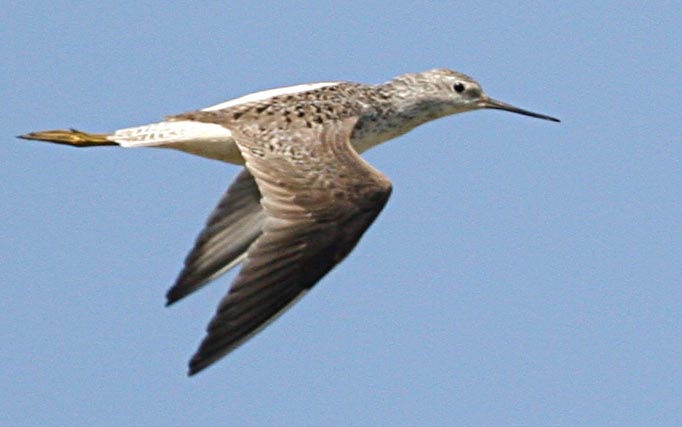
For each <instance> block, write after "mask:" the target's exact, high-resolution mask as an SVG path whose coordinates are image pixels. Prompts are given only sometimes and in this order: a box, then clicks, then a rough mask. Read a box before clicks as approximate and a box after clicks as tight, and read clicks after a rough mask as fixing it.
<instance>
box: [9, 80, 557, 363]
mask: <svg viewBox="0 0 682 427" xmlns="http://www.w3.org/2000/svg"><path fill="white" fill-rule="evenodd" d="M479 109H497V110H505V111H511V112H514V113H519V114H523V115H526V116H530V117H536V118H539V119H544V120H550V121H554V122H558V121H559V120H558V119H556V118H554V117H550V116H546V115H543V114H538V113H534V112H531V111H527V110H523V109H520V108H517V107H514V106H512V105H509V104H506V103H503V102H500V101H497V100H495V99H492V98H490V97H489V96H487V95H486V94H485V92H484V91H483V89H482V88H481V85H480V84H479V83H478V82H477V81H476V80H474V79H472V78H471V77H469V76H467V75H465V74H462V73H458V72H455V71H451V70H447V69H434V70H430V71H425V72H421V73H409V74H404V75H401V76H398V77H395V78H393V79H392V80H390V81H388V82H386V83H384V84H379V85H366V84H360V83H352V82H345V81H334V82H322V83H311V84H303V85H297V86H290V87H285V88H279V89H271V90H266V91H262V92H256V93H253V94H250V95H246V96H243V97H240V98H236V99H233V100H231V101H227V102H224V103H221V104H218V105H214V106H212V107H208V108H204V109H202V110H198V111H192V112H188V113H183V114H178V115H173V116H169V117H167V118H166V119H165V120H163V121H160V122H157V123H151V124H146V125H142V126H136V127H130V128H125V129H119V130H116V131H114V132H113V133H108V134H95V133H87V132H81V131H78V130H75V129H70V130H51V131H42V132H32V133H28V134H26V135H21V136H20V138H23V139H32V140H41V141H48V142H53V143H57V144H66V145H71V146H75V147H93V146H121V147H161V148H173V149H177V150H181V151H184V152H187V153H191V154H195V155H198V156H202V157H207V158H211V159H216V160H220V161H223V162H227V163H233V164H238V165H243V166H244V168H243V169H242V171H241V172H240V173H239V174H238V175H237V177H236V179H235V180H234V182H233V183H232V184H231V185H230V187H229V188H228V190H227V192H226V193H225V194H224V195H223V197H222V199H221V200H220V202H219V203H218V206H217V207H216V208H215V210H214V211H213V213H212V214H211V215H210V216H209V218H208V220H207V222H206V225H205V228H204V229H203V230H202V231H201V233H200V234H199V236H198V238H197V240H196V243H195V245H194V248H193V249H192V250H191V251H190V253H189V255H188V256H187V258H186V260H185V265H184V268H183V270H182V271H181V273H180V275H179V276H178V278H177V280H176V282H175V284H174V285H173V286H172V287H171V288H170V290H169V291H168V293H167V304H168V305H170V304H173V303H175V302H177V301H178V300H180V299H182V298H184V297H185V296H187V295H189V294H190V293H192V292H194V291H196V290H197V289H199V288H201V287H202V286H204V285H206V284H207V283H209V282H210V281H212V280H214V279H216V278H217V277H219V276H220V275H222V274H223V273H225V272H226V271H228V270H230V269H231V268H233V267H235V266H236V265H238V264H240V263H241V264H242V266H241V270H240V271H239V274H238V275H237V277H236V278H235V279H234V281H233V283H232V285H231V287H230V289H229V291H228V293H227V295H226V296H225V297H224V298H223V299H222V301H221V302H220V304H219V306H218V309H217V312H216V313H215V316H214V317H213V319H212V320H211V321H210V323H209V324H208V327H207V329H206V336H205V338H204V339H203V341H202V342H201V344H200V346H199V349H198V350H197V351H196V353H195V354H194V356H193V357H192V359H191V361H190V363H189V374H190V375H193V374H195V373H197V372H199V371H201V370H202V369H204V368H206V367H208V366H209V365H211V364H213V363H214V362H216V361H217V360H218V359H220V358H222V357H224V356H225V355H226V354H228V353H229V352H230V351H232V350H234V349H235V348H236V347H238V346H239V345H240V344H241V343H243V342H244V341H246V340H247V339H249V338H250V337H252V336H253V335H254V334H256V333H257V332H258V331H260V330H261V329H262V328H263V327H265V326H266V325H267V324H269V322H271V321H272V320H274V319H275V318H276V317H277V316H278V315H279V314H281V313H282V312H284V311H285V310H286V309H287V308H288V307H290V306H291V305H292V304H293V303H294V302H296V301H297V300H298V299H299V298H301V297H302V296H303V295H304V294H305V293H306V291H308V290H309V289H310V288H311V287H312V286H313V285H315V283H317V282H318V281H319V280H320V279H321V278H322V277H323V276H324V275H325V274H327V273H328V272H329V271H330V270H331V269H332V268H333V267H334V266H335V265H337V264H338V263H339V262H341V261H342V260H343V259H344V258H345V257H346V256H347V255H348V254H349V253H350V251H351V250H352V249H353V247H355V245H356V244H357V243H358V241H359V240H360V238H361V237H362V235H363V233H364V232H365V231H366V230H367V228H368V227H369V226H370V224H372V222H373V221H374V219H375V218H376V217H377V215H379V213H380V212H381V210H382V209H383V207H384V205H385V204H386V202H387V201H388V198H389V196H390V194H391V182H390V181H389V180H388V178H387V177H385V176H384V175H383V174H382V173H381V172H379V171H378V170H376V169H375V168H373V167H372V166H371V165H370V164H368V163H367V162H366V161H365V160H363V158H362V157H360V155H359V154H360V153H362V152H364V151H366V150H367V149H369V148H372V147H374V146H376V145H378V144H380V143H382V142H385V141H387V140H389V139H392V138H395V137H397V136H400V135H402V134H404V133H406V132H408V131H409V130H411V129H413V128H415V127H417V126H419V125H421V124H423V123H426V122H428V121H431V120H434V119H437V118H441V117H444V116H448V115H451V114H456V113H463V112H467V111H473V110H479Z"/></svg>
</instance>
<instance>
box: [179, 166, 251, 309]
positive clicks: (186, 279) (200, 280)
mask: <svg viewBox="0 0 682 427" xmlns="http://www.w3.org/2000/svg"><path fill="white" fill-rule="evenodd" d="M260 198H261V195H260V192H259V191H258V187H257V186H256V181H255V180H254V179H253V176H252V175H251V173H250V172H249V171H248V170H247V169H244V170H242V172H241V173H240V174H239V175H238V176H237V178H236V179H235V180H234V182H233V183H232V184H231V185H230V188H228V190H227V191H226V192H225V194H224V195H223V197H222V198H221V199H220V203H218V206H216V208H215V209H214V210H213V212H212V213H211V215H210V216H209V218H208V220H207V221H206V226H205V227H204V229H203V230H202V231H201V234H199V236H198V237H197V240H196V243H195V244H194V248H193V249H192V251H191V252H190V253H189V255H187V258H186V259H185V267H184V269H183V270H182V272H181V273H180V275H179V276H178V278H177V280H176V281H175V284H174V285H173V287H172V288H170V290H169V291H168V293H167V294H166V297H167V304H168V305H170V304H173V303H174V302H176V301H178V300H179V299H181V298H184V297H185V296H187V295H189V294H190V293H192V292H194V291H196V290H197V289H199V288H201V287H202V286H204V285H206V284H207V283H208V282H210V281H211V280H214V279H216V278H217V277H219V276H220V275H221V274H223V273H225V272H227V271H228V270H230V269H231V268H232V267H234V266H235V265H237V264H238V263H239V262H240V261H241V260H242V259H243V257H244V256H245V255H246V250H247V249H248V248H249V246H250V245H251V243H253V241H254V240H256V238H258V236H259V235H260V234H261V229H262V228H263V223H264V222H265V212H263V208H262V207H261V205H260Z"/></svg>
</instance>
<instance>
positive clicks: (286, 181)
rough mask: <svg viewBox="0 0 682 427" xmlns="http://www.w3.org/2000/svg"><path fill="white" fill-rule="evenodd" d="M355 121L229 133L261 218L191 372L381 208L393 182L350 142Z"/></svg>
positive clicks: (270, 310)
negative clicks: (256, 192)
mask: <svg viewBox="0 0 682 427" xmlns="http://www.w3.org/2000/svg"><path fill="white" fill-rule="evenodd" d="M356 122H357V118H348V119H345V120H337V121H332V122H328V123H326V124H324V125H320V126H317V127H316V128H304V129H297V130H296V131H295V132H293V131H289V132H285V131H280V132H278V133H273V134H269V135H265V136H263V135H258V134H256V135H250V134H249V133H248V130H247V131H244V132H240V131H234V132H233V134H234V135H235V140H236V142H237V145H238V146H239V148H240V150H241V152H242V156H243V157H244V159H245V160H246V167H247V169H248V170H249V171H250V172H251V174H252V175H253V177H254V178H255V180H256V183H257V185H258V188H259V190H260V193H261V194H262V196H263V198H262V200H261V205H262V206H263V209H264V213H265V216H266V218H265V223H264V225H263V229H262V234H261V235H260V236H259V237H258V238H257V239H256V241H255V242H254V243H253V244H252V245H251V246H250V247H249V249H248V251H247V255H246V259H245V260H244V264H243V266H242V269H241V271H240V272H239V275H238V276H237V277H236V279H235V281H234V282H233V284H232V287H231V288H230V290H229V292H228V294H227V295H226V296H225V297H224V298H223V300H222V301H221V302H220V305H219V306H218V309H217V313H216V314H215V316H214V317H213V319H212V320H211V322H210V323H209V325H208V327H207V335H206V337H205V338H204V340H203V342H202V343H201V345H200V346H199V349H198V350H197V352H196V354H195V355H194V356H193V357H192V360H191V361H190V371H189V373H190V375H192V374H195V373H197V372H199V371H200V370H202V369H204V368H206V367H207V366H209V365H210V364H212V363H213V362H215V361H217V360H218V359H220V358H221V357H223V356H225V355H226V354H227V353H228V352H230V351H231V350H233V349H234V348H236V347H237V346H238V345H239V344H241V343H242V342H244V341H245V340H246V339H248V338H249V337H251V336H252V335H254V334H255V333H257V332H258V331H259V330H260V329H261V328H263V327H265V326H266V325H267V324H268V323H269V322H271V321H272V320H274V318H275V317H276V316H277V315H278V314H280V313H282V312H283V311H284V310H285V309H286V308H288V307H289V306H290V305H291V304H293V303H294V302H295V301H296V300H297V299H298V298H299V297H301V296H302V295H303V294H304V293H305V291H307V290H308V289H310V288H311V287H312V286H313V285H314V284H315V283H316V282H317V281H318V280H319V279H320V278H321V277H322V276H324V275H325V274H326V273H327V272H329V270H331V269H332V268H333V267H334V266H335V265H336V264H338V263H339V262H340V261H341V260H342V259H343V258H344V257H345V256H346V255H348V253H349V252H350V251H351V250H352V249H353V247H354V246H355V245H356V243H357V242H358V241H359V239H360V237H361V236H362V234H363V233H364V232H365V231H366V230H367V228H368V227H369V226H370V224H371V223H372V222H373V221H374V219H375V218H376V217H377V215H378V214H379V212H381V210H382V209H383V207H384V205H385V204H386V202H387V200H388V198H389V196H390V193H391V183H390V181H389V180H388V179H387V178H386V177H385V176H383V175H382V174H381V173H380V172H379V171H377V170H376V169H374V168H373V167H372V166H370V165H369V164H368V163H366V162H365V161H364V160H363V159H362V158H361V157H360V156H359V155H358V154H357V153H356V152H355V151H354V150H353V148H352V147H351V145H350V137H351V134H352V131H353V128H354V126H355V123H356ZM254 133H255V132H254Z"/></svg>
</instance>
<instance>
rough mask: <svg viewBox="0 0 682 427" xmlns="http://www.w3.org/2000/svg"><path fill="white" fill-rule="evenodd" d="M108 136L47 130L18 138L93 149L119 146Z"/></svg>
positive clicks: (76, 131)
mask: <svg viewBox="0 0 682 427" xmlns="http://www.w3.org/2000/svg"><path fill="white" fill-rule="evenodd" d="M109 136H110V135H108V134H104V133H87V132H81V131H79V130H76V129H68V130H65V129H58V130H46V131H41V132H31V133H27V134H25V135H19V136H18V138H22V139H33V140H37V141H47V142H54V143H55V144H64V145H72V146H74V147H93V146H99V145H118V144H117V143H116V142H114V141H110V140H109Z"/></svg>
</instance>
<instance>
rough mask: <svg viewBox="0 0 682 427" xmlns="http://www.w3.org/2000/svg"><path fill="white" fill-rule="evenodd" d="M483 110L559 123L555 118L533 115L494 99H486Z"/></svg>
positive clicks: (530, 112)
mask: <svg viewBox="0 0 682 427" xmlns="http://www.w3.org/2000/svg"><path fill="white" fill-rule="evenodd" d="M483 108H491V109H493V110H504V111H511V112H512V113H518V114H523V115H524V116H530V117H535V118H537V119H543V120H549V121H552V122H561V120H559V119H557V118H556V117H552V116H546V115H544V114H538V113H534V112H532V111H528V110H524V109H522V108H519V107H514V106H513V105H510V104H507V103H506V102H502V101H498V100H496V99H492V98H487V99H485V100H484V101H483Z"/></svg>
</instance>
